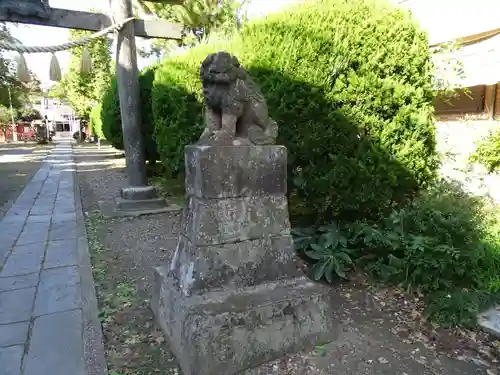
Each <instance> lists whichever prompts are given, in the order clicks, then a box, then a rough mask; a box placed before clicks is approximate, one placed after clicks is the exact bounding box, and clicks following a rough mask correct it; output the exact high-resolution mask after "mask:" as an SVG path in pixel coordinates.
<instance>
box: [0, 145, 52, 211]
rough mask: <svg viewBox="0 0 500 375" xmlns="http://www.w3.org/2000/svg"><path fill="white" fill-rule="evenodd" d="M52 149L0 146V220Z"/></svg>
mask: <svg viewBox="0 0 500 375" xmlns="http://www.w3.org/2000/svg"><path fill="white" fill-rule="evenodd" d="M52 147H53V145H37V144H36V143H6V144H0V218H2V217H3V216H4V215H5V214H6V213H7V211H8V210H9V208H10V207H11V206H12V204H13V203H14V202H15V200H16V199H17V197H18V196H19V195H20V194H21V192H22V191H23V189H24V187H25V186H26V185H27V184H28V182H29V181H30V180H31V178H32V177H33V175H34V174H35V173H36V172H37V171H38V169H39V168H40V165H41V163H42V161H43V159H44V158H45V156H47V154H48V153H49V152H50V150H51V149H52Z"/></svg>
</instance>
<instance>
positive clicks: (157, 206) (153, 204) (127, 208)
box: [98, 198, 182, 218]
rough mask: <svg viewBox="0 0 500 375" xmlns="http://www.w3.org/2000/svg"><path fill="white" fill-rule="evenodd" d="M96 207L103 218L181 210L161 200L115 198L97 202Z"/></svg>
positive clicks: (179, 207) (177, 206) (175, 205)
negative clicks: (97, 206)
mask: <svg viewBox="0 0 500 375" xmlns="http://www.w3.org/2000/svg"><path fill="white" fill-rule="evenodd" d="M98 205H99V210H100V211H101V214H102V216H103V217H105V218H113V217H126V216H142V215H153V214H160V213H163V212H176V211H181V210H182V207H181V206H179V205H177V204H168V203H167V201H165V199H163V198H154V199H143V200H131V199H122V198H116V199H114V200H110V201H99V202H98Z"/></svg>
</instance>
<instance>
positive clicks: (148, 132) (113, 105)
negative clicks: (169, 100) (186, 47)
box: [100, 66, 159, 161]
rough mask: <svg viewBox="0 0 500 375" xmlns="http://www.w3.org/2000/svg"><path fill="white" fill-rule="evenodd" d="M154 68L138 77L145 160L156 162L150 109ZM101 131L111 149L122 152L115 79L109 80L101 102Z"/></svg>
mask: <svg viewBox="0 0 500 375" xmlns="http://www.w3.org/2000/svg"><path fill="white" fill-rule="evenodd" d="M155 69H156V67H154V66H153V67H151V68H148V69H146V70H144V71H143V72H141V74H140V76H139V85H140V90H141V110H142V131H143V137H144V142H145V147H146V159H147V160H149V161H156V160H157V159H158V157H159V156H158V152H157V151H156V142H155V141H154V139H153V118H152V109H151V89H152V85H153V80H154V74H155V73H154V72H155ZM100 118H101V122H102V130H103V133H104V136H105V137H106V139H107V140H108V141H109V142H111V144H112V145H113V147H115V148H117V149H119V150H123V147H124V146H123V132H122V125H121V115H120V101H119V98H118V87H117V85H116V77H113V79H112V80H111V86H110V87H109V89H108V90H107V91H106V93H105V94H104V97H103V100H102V110H101V111H100Z"/></svg>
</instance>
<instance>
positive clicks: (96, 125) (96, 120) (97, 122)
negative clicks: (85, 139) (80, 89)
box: [88, 103, 104, 139]
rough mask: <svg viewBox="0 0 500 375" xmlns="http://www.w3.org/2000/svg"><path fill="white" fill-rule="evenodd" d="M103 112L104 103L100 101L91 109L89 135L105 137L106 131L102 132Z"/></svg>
mask: <svg viewBox="0 0 500 375" xmlns="http://www.w3.org/2000/svg"><path fill="white" fill-rule="evenodd" d="M101 113H102V103H98V104H97V105H96V106H94V107H93V108H92V110H91V111H90V116H89V129H88V132H89V134H88V136H93V135H96V136H98V137H99V138H100V139H102V138H104V133H103V132H102V119H101Z"/></svg>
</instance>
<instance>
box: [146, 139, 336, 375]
mask: <svg viewBox="0 0 500 375" xmlns="http://www.w3.org/2000/svg"><path fill="white" fill-rule="evenodd" d="M185 160H186V209H185V212H184V218H183V222H182V229H181V234H180V235H179V241H178V243H177V247H176V249H175V253H174V255H173V257H172V259H171V261H170V264H169V265H168V266H164V267H160V268H158V269H157V270H156V283H155V291H154V296H153V298H152V308H153V311H154V313H155V315H156V320H157V322H158V324H159V325H160V326H161V328H162V329H163V331H164V332H165V335H166V336H167V338H168V340H169V341H170V345H171V348H172V350H173V352H174V354H175V355H176V356H177V358H178V361H179V363H180V366H181V369H182V371H183V373H184V375H233V374H239V373H241V372H243V371H245V370H247V369H250V368H253V367H257V366H259V365H261V364H263V363H265V362H267V361H270V360H274V359H277V358H279V357H281V356H283V355H284V354H286V353H290V352H295V351H298V350H300V349H302V348H305V347H308V346H310V345H317V344H323V343H325V342H329V341H333V340H335V339H336V334H337V332H336V327H337V323H336V322H335V320H334V318H333V317H334V312H333V311H332V306H333V305H334V304H332V303H331V301H330V297H329V290H328V289H325V287H324V286H320V285H318V284H315V283H311V282H309V281H308V280H306V279H305V278H304V277H303V275H302V273H301V272H300V271H299V270H298V269H297V266H296V262H295V261H296V258H295V253H294V249H293V241H292V237H291V235H290V220H289V216H288V202H287V199H286V186H287V183H286V173H287V161H286V149H285V148H284V147H282V146H262V147H254V146H237V147H235V146H188V147H187V148H186V157H185Z"/></svg>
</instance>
